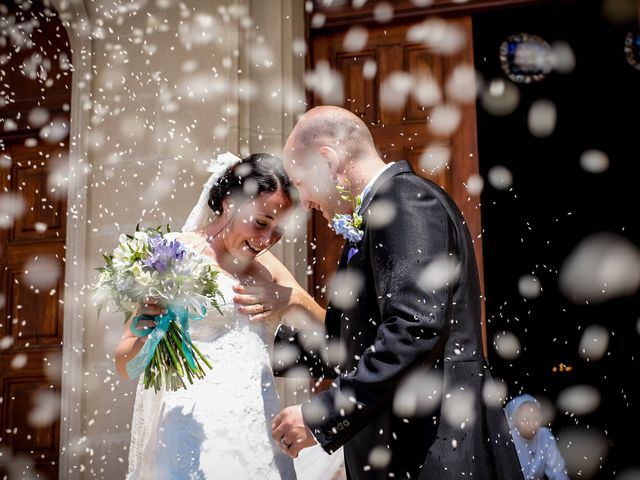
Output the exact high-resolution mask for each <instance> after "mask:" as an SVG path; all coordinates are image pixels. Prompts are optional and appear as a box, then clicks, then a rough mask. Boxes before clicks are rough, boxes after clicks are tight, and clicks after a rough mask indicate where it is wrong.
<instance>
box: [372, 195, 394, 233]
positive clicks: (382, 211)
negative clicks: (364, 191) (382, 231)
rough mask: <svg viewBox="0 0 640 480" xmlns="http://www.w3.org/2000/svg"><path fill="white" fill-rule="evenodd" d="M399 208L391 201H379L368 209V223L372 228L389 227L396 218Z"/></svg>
mask: <svg viewBox="0 0 640 480" xmlns="http://www.w3.org/2000/svg"><path fill="white" fill-rule="evenodd" d="M396 213H397V208H396V206H395V204H394V203H393V202H391V201H389V200H377V201H374V202H372V203H371V205H370V206H369V208H368V216H367V222H368V224H369V226H370V227H371V228H382V227H386V226H387V225H389V224H390V223H391V222H392V221H393V219H394V218H395V217H396Z"/></svg>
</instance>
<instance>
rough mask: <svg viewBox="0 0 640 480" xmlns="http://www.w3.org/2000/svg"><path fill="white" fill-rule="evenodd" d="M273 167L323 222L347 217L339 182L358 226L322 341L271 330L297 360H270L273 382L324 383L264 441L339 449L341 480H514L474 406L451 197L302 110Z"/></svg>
mask: <svg viewBox="0 0 640 480" xmlns="http://www.w3.org/2000/svg"><path fill="white" fill-rule="evenodd" d="M283 160H284V165H285V169H286V171H287V174H288V175H289V176H290V177H291V179H292V180H293V182H294V184H295V185H296V186H297V188H298V190H299V193H300V199H301V202H302V204H303V206H304V207H305V208H307V209H310V208H314V209H316V210H319V211H320V212H322V214H323V216H324V217H325V218H326V219H327V221H331V219H332V218H333V216H334V215H335V214H353V213H354V212H353V204H352V203H351V201H350V199H349V195H345V194H344V190H343V193H340V192H339V191H338V190H337V189H336V186H341V187H344V188H346V189H347V190H350V191H351V194H352V196H353V197H355V196H356V195H358V194H361V195H362V205H361V206H360V207H359V209H358V212H355V213H359V214H361V215H362V218H363V222H362V225H361V226H360V229H361V230H362V235H361V238H359V237H360V235H358V234H357V233H358V232H357V230H358V229H357V228H356V227H357V226H353V225H352V227H353V228H351V233H352V235H351V236H350V241H348V242H347V244H346V245H345V248H344V251H343V254H342V258H341V259H340V263H339V266H338V273H337V276H336V278H338V279H342V280H343V281H342V282H339V281H338V283H339V286H337V287H336V286H335V285H336V284H335V283H334V288H332V289H331V294H332V295H334V297H333V298H332V299H331V301H330V304H329V307H328V309H327V314H326V319H325V327H326V344H325V345H324V346H323V347H321V348H319V349H318V348H317V346H316V347H315V349H314V344H313V342H312V341H311V340H312V337H311V335H308V337H309V338H307V336H305V333H304V332H297V331H295V330H293V329H291V328H289V327H286V326H280V328H279V330H278V333H277V338H276V347H275V348H276V352H275V358H276V359H278V358H281V359H284V358H286V356H287V355H281V356H279V355H278V352H279V351H285V350H286V351H288V352H290V351H291V349H292V348H293V347H294V346H295V347H296V348H298V349H299V350H298V352H299V355H298V356H297V360H296V361H295V362H294V364H288V365H284V364H283V362H282V361H280V362H278V361H277V360H276V362H275V363H276V365H275V366H274V368H275V370H276V373H277V374H278V373H280V374H286V370H287V369H288V368H290V367H295V368H297V369H299V368H300V366H301V365H304V367H305V368H308V369H309V372H310V373H311V375H312V376H314V377H322V376H324V377H327V376H329V377H331V378H334V381H333V384H332V387H331V388H330V389H329V390H327V391H324V392H322V393H320V394H319V395H317V396H316V397H315V398H314V399H313V400H312V401H311V402H310V403H308V404H304V405H297V406H293V407H289V408H286V409H285V410H283V411H282V412H281V413H280V414H279V415H278V416H277V417H275V419H274V421H273V423H272V427H273V432H272V434H273V438H274V440H275V441H276V442H278V444H279V445H280V448H281V449H282V450H283V451H285V452H286V453H288V454H289V455H290V456H292V457H296V456H297V455H298V453H299V452H300V450H301V449H303V448H306V447H308V446H311V445H313V444H315V443H316V442H318V443H320V445H321V446H322V448H323V449H324V450H326V451H327V452H328V453H332V452H334V451H336V450H337V449H338V448H339V447H341V446H343V445H344V454H345V464H346V469H347V476H348V477H349V478H350V479H378V478H380V479H381V478H403V479H404V478H412V479H415V478H423V479H427V478H428V479H430V480H431V479H459V478H475V479H505V480H507V479H508V480H514V479H518V478H520V479H521V478H522V474H521V472H520V467H519V464H518V459H517V456H516V452H515V449H514V447H513V444H512V442H511V437H510V435H509V430H508V427H507V424H506V419H505V416H504V414H503V412H502V409H501V408H500V406H499V405H496V404H495V403H494V404H492V405H491V404H489V405H488V404H486V403H485V401H484V397H483V388H484V387H485V385H488V382H490V381H491V380H490V374H489V371H488V369H487V367H486V363H485V360H484V357H483V353H482V342H481V330H480V288H479V282H478V273H477V267H476V262H475V257H474V253H473V244H472V242H471V238H470V236H469V232H468V231H467V229H466V226H465V223H464V219H463V217H462V215H461V213H460V212H459V210H458V209H457V208H456V206H455V204H454V203H453V201H452V200H451V199H450V198H449V197H448V196H447V194H446V193H445V192H444V191H442V190H441V189H440V188H438V187H437V186H435V185H434V184H433V183H431V182H429V181H427V180H425V179H423V178H422V177H419V176H418V175H416V174H415V173H414V172H413V170H412V168H411V167H410V166H409V164H408V163H406V162H404V161H402V162H398V163H393V164H388V165H387V164H385V163H384V162H383V161H382V160H381V159H380V157H379V155H378V154H377V152H376V149H375V146H374V144H373V139H372V137H371V134H370V133H369V130H368V129H367V126H366V125H365V124H364V123H363V122H362V120H361V119H360V118H358V117H356V116H355V115H353V114H352V113H350V112H349V111H347V110H344V109H342V108H338V107H330V106H323V107H316V108H314V109H312V110H310V111H308V112H307V113H305V114H304V115H303V117H302V118H301V119H300V121H299V122H298V123H297V125H296V127H295V128H294V129H293V132H292V133H291V135H290V136H289V139H288V140H287V143H286V146H285V150H284V155H283ZM353 232H355V235H353ZM345 279H346V281H345ZM336 294H337V295H336ZM336 346H337V349H336ZM340 349H342V351H343V352H344V355H343V356H342V358H338V359H336V358H335V357H336V355H335V354H332V352H333V353H335V351H336V350H337V351H341V350H340ZM318 350H320V352H318ZM338 356H339V355H338Z"/></svg>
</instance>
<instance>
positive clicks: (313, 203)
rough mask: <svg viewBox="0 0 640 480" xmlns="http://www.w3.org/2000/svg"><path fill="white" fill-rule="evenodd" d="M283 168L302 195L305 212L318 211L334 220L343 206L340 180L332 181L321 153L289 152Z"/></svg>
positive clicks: (301, 200) (284, 157)
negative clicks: (339, 186)
mask: <svg viewBox="0 0 640 480" xmlns="http://www.w3.org/2000/svg"><path fill="white" fill-rule="evenodd" d="M283 163H284V169H285V171H286V172H287V175H288V176H289V178H291V182H292V183H293V184H294V185H295V186H296V188H297V189H298V192H299V195H300V204H301V205H302V207H303V208H304V209H305V210H311V209H315V210H318V211H319V212H321V213H322V216H323V217H324V218H325V219H326V220H327V221H329V222H330V221H331V219H332V218H333V215H334V214H335V213H337V212H338V210H339V207H340V195H339V193H338V191H337V190H336V185H337V181H335V180H333V179H332V178H331V170H330V169H329V167H328V165H327V163H326V162H325V161H323V159H322V157H321V156H320V155H319V154H316V153H314V152H313V151H310V150H307V151H298V152H296V151H295V150H294V149H289V151H288V152H287V151H285V153H284V155H283Z"/></svg>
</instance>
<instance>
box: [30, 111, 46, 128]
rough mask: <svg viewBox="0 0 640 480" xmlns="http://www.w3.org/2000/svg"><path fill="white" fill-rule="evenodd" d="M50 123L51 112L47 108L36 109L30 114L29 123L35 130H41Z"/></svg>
mask: <svg viewBox="0 0 640 480" xmlns="http://www.w3.org/2000/svg"><path fill="white" fill-rule="evenodd" d="M48 121H49V111H48V110H47V109H46V108H42V107H36V108H34V109H33V110H31V111H30V112H29V117H28V122H29V125H31V127H33V128H39V127H41V126H43V125H44V124H46V123H47V122H48Z"/></svg>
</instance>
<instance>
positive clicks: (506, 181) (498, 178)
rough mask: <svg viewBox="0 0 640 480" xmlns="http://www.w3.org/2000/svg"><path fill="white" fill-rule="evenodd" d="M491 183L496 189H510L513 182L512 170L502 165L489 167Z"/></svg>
mask: <svg viewBox="0 0 640 480" xmlns="http://www.w3.org/2000/svg"><path fill="white" fill-rule="evenodd" d="M489 183H490V184H491V186H492V187H493V188H495V189H496V190H508V189H509V188H511V185H512V184H513V175H512V174H511V170H509V169H508V168H507V167H504V166H502V165H496V166H495V167H491V168H490V169H489Z"/></svg>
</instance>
